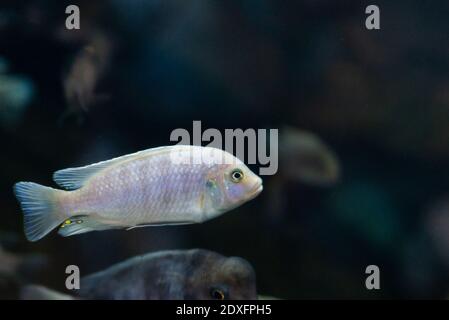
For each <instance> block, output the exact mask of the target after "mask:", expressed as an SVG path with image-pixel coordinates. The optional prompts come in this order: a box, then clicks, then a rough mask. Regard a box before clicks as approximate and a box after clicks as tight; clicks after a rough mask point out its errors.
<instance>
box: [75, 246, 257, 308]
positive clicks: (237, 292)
mask: <svg viewBox="0 0 449 320" xmlns="http://www.w3.org/2000/svg"><path fill="white" fill-rule="evenodd" d="M80 285H81V288H80V290H77V291H76V292H75V294H77V295H78V296H79V297H80V298H84V299H108V300H109V299H111V300H120V299H124V300H128V299H132V300H141V299H257V292H256V276H255V272H254V270H253V268H252V266H251V265H250V264H249V263H248V262H247V261H246V260H244V259H242V258H237V257H229V258H228V257H224V256H222V255H220V254H217V253H214V252H211V251H207V250H202V249H193V250H187V251H184V250H182V251H181V250H180V251H161V252H156V253H149V254H146V255H142V256H137V257H134V258H131V259H128V260H126V261H124V262H121V263H118V264H116V265H113V266H112V267H109V268H107V269H106V270H104V271H101V272H97V273H94V274H92V275H89V276H87V277H84V278H82V279H81V284H80Z"/></svg>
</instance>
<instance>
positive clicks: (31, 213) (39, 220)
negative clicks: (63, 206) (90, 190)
mask: <svg viewBox="0 0 449 320" xmlns="http://www.w3.org/2000/svg"><path fill="white" fill-rule="evenodd" d="M62 192H64V191H62V190H57V189H53V188H50V187H45V186H42V185H40V184H37V183H33V182H18V183H16V184H15V185H14V194H15V196H16V198H17V200H19V202H20V206H21V207H22V211H23V216H24V230H25V235H26V237H27V239H28V240H29V241H33V242H34V241H37V240H39V239H41V238H43V237H44V236H45V235H47V234H48V233H49V232H50V231H51V230H53V229H54V228H56V227H57V226H58V225H59V224H60V223H61V222H62V221H61V220H62V219H61V217H60V216H59V215H58V212H57V210H58V207H59V206H58V205H57V200H58V194H59V193H62Z"/></svg>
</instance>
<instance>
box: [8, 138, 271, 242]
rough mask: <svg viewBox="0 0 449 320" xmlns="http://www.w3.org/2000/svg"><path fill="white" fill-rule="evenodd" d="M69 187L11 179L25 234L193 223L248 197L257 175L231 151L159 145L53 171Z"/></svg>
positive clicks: (255, 190) (258, 183)
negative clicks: (51, 186)
mask: <svg viewBox="0 0 449 320" xmlns="http://www.w3.org/2000/svg"><path fill="white" fill-rule="evenodd" d="M53 178H54V180H55V182H56V183H57V184H58V185H60V186H62V187H64V188H66V189H68V190H69V191H64V190H57V189H53V188H49V187H45V186H41V185H39V184H36V183H32V182H19V183H16V184H15V186H14V192H15V195H16V197H17V199H18V200H19V202H20V204H21V207H22V210H23V212H24V218H25V219H24V220H25V222H24V225H25V234H26V237H27V239H28V240H30V241H37V240H39V239H41V238H42V237H44V236H45V235H46V234H48V233H49V232H50V231H51V230H52V229H54V228H56V227H57V226H58V225H61V227H60V229H59V234H61V235H62V236H71V235H75V234H80V233H85V232H89V231H94V230H106V229H113V228H127V229H129V228H133V227H137V226H147V225H169V224H189V223H200V222H203V221H206V220H209V219H212V218H214V217H217V216H219V215H221V214H223V213H225V212H227V211H229V210H231V209H233V208H235V207H237V206H240V205H242V204H243V203H245V202H247V201H249V200H251V199H253V198H254V197H256V196H257V195H258V194H259V193H260V192H261V191H262V189H263V187H262V179H261V178H260V177H258V176H257V175H256V174H254V173H253V172H252V171H251V170H250V169H249V168H248V167H247V166H246V165H245V164H244V163H243V162H242V161H240V160H239V159H237V158H236V157H234V156H233V155H232V154H230V153H228V152H226V151H223V150H220V149H216V148H210V147H200V146H182V145H175V146H167V147H160V148H153V149H148V150H144V151H141V152H137V153H134V154H130V155H125V156H122V157H118V158H114V159H112V160H108V161H103V162H99V163H96V164H92V165H89V166H85V167H80V168H70V169H65V170H60V171H57V172H55V173H54V175H53Z"/></svg>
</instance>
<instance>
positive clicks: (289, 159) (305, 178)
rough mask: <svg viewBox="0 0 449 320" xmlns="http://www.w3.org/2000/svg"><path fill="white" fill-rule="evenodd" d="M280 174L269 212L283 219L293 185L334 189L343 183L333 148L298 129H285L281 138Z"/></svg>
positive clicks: (275, 180)
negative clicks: (332, 187) (333, 187)
mask: <svg viewBox="0 0 449 320" xmlns="http://www.w3.org/2000/svg"><path fill="white" fill-rule="evenodd" d="M279 163H280V166H279V171H278V172H277V174H276V175H274V176H273V177H271V179H270V181H269V182H268V184H269V186H268V187H267V190H268V195H267V197H266V199H267V204H266V206H265V207H266V208H267V212H268V214H269V216H270V217H271V218H272V219H275V220H279V219H280V217H281V215H282V212H287V209H286V204H287V203H288V199H287V194H288V189H289V187H290V186H294V185H298V184H302V185H305V186H308V187H321V188H322V187H331V186H334V185H336V184H337V183H338V182H339V181H340V180H341V176H342V173H341V171H342V170H341V164H340V161H339V159H338V157H337V155H336V154H335V152H334V151H333V150H332V149H331V147H330V146H328V144H327V143H326V142H324V141H323V140H322V139H321V138H320V137H319V136H317V135H316V134H315V133H313V132H310V131H305V130H302V129H298V128H296V127H291V126H284V127H282V129H281V133H280V135H279Z"/></svg>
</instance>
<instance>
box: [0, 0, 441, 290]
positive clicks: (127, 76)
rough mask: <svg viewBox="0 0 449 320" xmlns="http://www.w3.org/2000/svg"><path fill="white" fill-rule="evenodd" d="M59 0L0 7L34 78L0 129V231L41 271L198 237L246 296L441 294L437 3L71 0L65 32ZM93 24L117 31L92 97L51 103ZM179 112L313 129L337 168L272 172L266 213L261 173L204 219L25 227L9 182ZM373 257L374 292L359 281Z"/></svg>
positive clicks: (99, 149) (145, 133) (1, 52)
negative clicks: (34, 232) (325, 175)
mask: <svg viewBox="0 0 449 320" xmlns="http://www.w3.org/2000/svg"><path fill="white" fill-rule="evenodd" d="M67 4H68V3H66V2H65V1H23V2H16V1H10V2H8V1H6V2H2V3H1V4H0V56H1V57H2V58H4V59H5V60H6V61H7V62H8V64H9V71H8V72H9V74H11V75H22V76H26V77H27V78H28V79H30V81H31V82H32V85H33V88H34V89H33V92H34V94H33V96H32V99H31V100H30V102H29V103H28V104H27V105H26V107H24V111H23V113H22V114H21V115H20V117H19V119H18V120H17V121H15V123H14V124H11V123H9V122H8V121H2V126H1V127H0V141H1V157H0V168H1V170H0V208H1V211H2V212H1V220H0V229H1V231H2V232H17V233H18V234H19V236H20V238H21V241H22V240H23V244H22V245H21V246H20V250H21V251H27V252H40V253H44V254H46V255H48V256H49V257H50V259H51V261H52V264H51V267H50V268H49V269H48V272H47V273H46V274H45V275H43V276H42V278H41V279H40V282H41V283H43V284H46V285H49V286H51V287H54V288H58V289H62V288H63V284H64V278H65V274H64V268H65V266H66V265H68V264H76V265H78V266H79V267H80V270H81V272H82V274H87V273H90V272H93V271H97V270H100V269H102V268H104V267H107V266H109V265H111V264H112V263H115V262H118V261H120V260H122V259H125V258H127V257H130V256H133V255H136V254H141V253H145V252H149V251H156V250H162V249H174V248H176V249H182V248H185V249H188V248H195V247H199V248H205V249H210V250H213V251H216V252H219V253H221V254H224V255H233V256H240V257H243V258H245V259H247V260H248V261H249V262H251V264H252V265H253V266H254V268H255V270H256V272H257V279H258V280H257V282H258V288H259V292H261V293H263V294H268V295H273V296H276V297H280V298H446V297H447V296H448V294H449V277H448V268H449V255H448V253H447V252H448V250H449V206H444V205H440V206H438V205H437V204H438V203H443V204H444V203H446V202H447V201H449V171H448V169H447V168H448V160H449V63H448V61H449V41H448V40H449V19H448V17H449V3H448V2H445V1H380V0H379V1H375V3H373V4H376V5H378V6H379V7H380V9H381V30H377V31H368V30H367V29H366V28H365V17H366V15H365V13H364V12H365V8H366V6H367V5H368V4H371V3H367V2H364V1H330V0H329V1H328V0H315V1H312V0H310V1H309V0H307V1H274V0H258V1H256V0H244V1H216V0H208V1H206V0H194V1H181V0H164V1H153V0H149V1H124V0H120V1H118V0H111V1H76V4H78V5H79V6H80V8H81V31H72V32H74V33H76V32H77V34H75V35H71V34H70V32H67V31H66V32H64V30H63V29H64V20H65V17H66V15H65V14H64V11H65V7H66V5H67ZM70 4H72V2H70ZM73 4H75V2H74V3H73ZM98 30H101V32H102V33H103V34H106V35H107V36H108V37H109V38H110V39H111V42H112V43H113V44H114V52H113V55H112V57H111V62H110V65H109V66H108V67H107V68H106V70H105V73H104V76H103V77H102V78H101V79H100V80H99V82H98V86H97V88H96V90H95V91H96V92H99V93H101V94H104V95H105V96H106V98H105V99H104V101H101V102H99V103H95V104H93V105H91V106H89V108H88V109H87V111H84V110H75V111H74V112H73V113H71V114H70V115H69V116H67V117H66V116H65V115H66V114H67V110H68V103H67V101H66V99H65V97H64V92H63V85H62V79H63V77H64V74H65V72H66V70H67V69H68V68H69V66H70V64H71V62H72V61H73V59H74V57H75V56H76V54H77V52H79V50H80V48H82V47H83V46H84V45H86V43H87V44H88V42H89V41H90V40H89V39H90V36H89V35H91V34H92V33H93V32H95V31H98ZM1 85H2V84H1V83H0V86H1ZM0 108H6V106H2V105H0ZM2 115H3V116H4V113H2ZM193 120H201V121H202V125H203V128H204V129H205V128H218V129H225V128H244V129H246V128H282V127H283V126H285V125H289V126H293V127H297V128H300V129H304V130H308V131H311V132H313V133H315V134H317V135H318V136H320V137H321V138H322V139H323V141H325V142H326V143H327V144H328V145H329V146H330V147H331V148H332V149H333V150H334V151H335V153H336V154H337V156H338V158H339V159H340V163H341V167H342V179H341V180H340V181H339V182H338V183H337V184H336V185H334V186H329V187H317V186H310V185H306V184H302V183H291V182H290V183H286V186H285V189H284V192H285V194H286V197H285V198H284V199H285V203H284V206H283V208H284V210H283V211H282V212H280V213H278V214H277V216H276V217H273V215H272V214H270V212H267V211H268V210H267V207H268V206H267V205H266V204H267V202H269V201H271V200H270V199H269V197H268V192H266V190H267V188H269V186H270V180H271V179H273V177H265V178H264V185H265V190H264V192H263V193H262V194H261V195H260V196H259V197H258V198H256V199H255V200H253V201H251V202H250V203H248V204H246V205H244V206H242V207H240V208H238V209H236V210H233V211H232V212H230V213H228V214H225V215H223V216H221V217H219V218H217V219H214V220H212V221H209V222H207V223H204V224H201V225H189V226H179V227H162V228H142V229H135V230H133V231H129V232H125V231H106V232H100V233H89V234H85V235H80V236H76V237H70V238H61V237H59V236H58V235H56V234H54V233H53V234H51V235H49V236H48V237H46V238H44V239H43V240H41V241H39V242H37V243H27V242H26V241H25V239H24V236H23V232H22V215H21V213H20V209H19V206H18V204H17V202H16V200H15V198H14V196H13V194H12V185H13V184H14V183H15V182H17V181H34V182H38V183H41V184H44V185H50V186H55V184H54V183H53V182H52V181H51V174H52V173H53V172H54V171H55V170H58V169H62V168H66V167H72V166H77V165H85V164H88V163H93V162H96V161H100V160H104V159H108V158H111V157H115V156H119V155H122V154H127V153H131V152H135V151H138V150H143V149H146V148H149V147H155V146H160V145H167V144H170V141H169V136H170V132H171V131H172V130H173V129H175V128H186V129H187V130H189V131H191V128H192V121H193ZM435 208H436V209H435ZM435 217H436V218H435ZM446 231H447V232H446ZM370 264H375V265H378V266H379V267H380V270H381V290H378V291H368V290H366V288H365V285H364V283H365V277H366V275H365V268H366V266H367V265H370Z"/></svg>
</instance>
